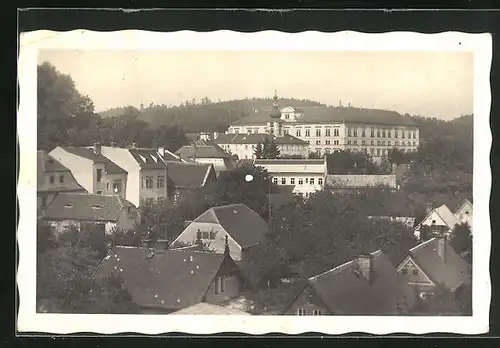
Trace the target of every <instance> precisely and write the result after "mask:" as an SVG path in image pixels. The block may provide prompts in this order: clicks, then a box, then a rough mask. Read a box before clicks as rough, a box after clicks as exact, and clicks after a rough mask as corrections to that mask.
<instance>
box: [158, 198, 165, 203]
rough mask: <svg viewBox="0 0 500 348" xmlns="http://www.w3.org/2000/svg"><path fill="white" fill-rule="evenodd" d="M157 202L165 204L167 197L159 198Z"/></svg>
mask: <svg viewBox="0 0 500 348" xmlns="http://www.w3.org/2000/svg"><path fill="white" fill-rule="evenodd" d="M156 201H157V202H158V203H163V202H164V201H165V197H158V198H157V199H156Z"/></svg>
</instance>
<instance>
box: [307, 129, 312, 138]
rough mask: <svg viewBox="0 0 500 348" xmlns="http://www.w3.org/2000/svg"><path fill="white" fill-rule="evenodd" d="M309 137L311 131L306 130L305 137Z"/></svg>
mask: <svg viewBox="0 0 500 348" xmlns="http://www.w3.org/2000/svg"><path fill="white" fill-rule="evenodd" d="M309 136H311V130H310V129H306V137H309Z"/></svg>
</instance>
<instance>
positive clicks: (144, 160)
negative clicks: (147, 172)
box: [139, 155, 146, 163]
mask: <svg viewBox="0 0 500 348" xmlns="http://www.w3.org/2000/svg"><path fill="white" fill-rule="evenodd" d="M139 157H140V158H141V160H142V161H143V162H144V163H145V162H146V157H144V156H143V155H139Z"/></svg>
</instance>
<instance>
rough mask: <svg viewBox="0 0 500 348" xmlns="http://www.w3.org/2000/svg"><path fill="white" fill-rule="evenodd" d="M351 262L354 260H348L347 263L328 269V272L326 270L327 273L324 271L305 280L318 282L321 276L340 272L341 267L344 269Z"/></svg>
mask: <svg viewBox="0 0 500 348" xmlns="http://www.w3.org/2000/svg"><path fill="white" fill-rule="evenodd" d="M353 262H354V259H352V260H349V261H347V262H344V263H343V264H341V265H338V266H336V267H334V268H332V269H329V270H327V271H324V272H323V273H320V274H317V275H315V276H313V277H309V278H308V279H307V281H315V280H318V278H320V277H322V276H325V275H327V274H329V273H332V272H335V271H340V270H341V268H342V267H346V266H348V265H349V264H350V263H353Z"/></svg>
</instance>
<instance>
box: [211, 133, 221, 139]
mask: <svg viewBox="0 0 500 348" xmlns="http://www.w3.org/2000/svg"><path fill="white" fill-rule="evenodd" d="M212 137H213V138H214V140H216V139H217V138H218V137H219V132H213V134H212Z"/></svg>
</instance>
